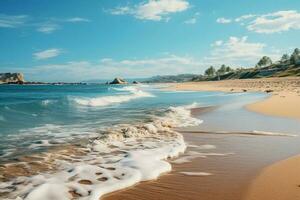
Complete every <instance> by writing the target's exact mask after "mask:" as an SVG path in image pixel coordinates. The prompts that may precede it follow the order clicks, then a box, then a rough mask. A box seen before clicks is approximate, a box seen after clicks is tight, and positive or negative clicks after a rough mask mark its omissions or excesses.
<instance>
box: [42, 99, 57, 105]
mask: <svg viewBox="0 0 300 200" xmlns="http://www.w3.org/2000/svg"><path fill="white" fill-rule="evenodd" d="M56 102H57V101H56V100H51V99H45V100H43V101H42V102H41V104H42V105H43V106H48V105H49V104H53V103H56Z"/></svg>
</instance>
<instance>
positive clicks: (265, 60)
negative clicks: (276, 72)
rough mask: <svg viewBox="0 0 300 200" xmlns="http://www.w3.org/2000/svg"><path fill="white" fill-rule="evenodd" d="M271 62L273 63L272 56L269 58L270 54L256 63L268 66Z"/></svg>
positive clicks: (258, 65) (257, 65) (259, 65)
mask: <svg viewBox="0 0 300 200" xmlns="http://www.w3.org/2000/svg"><path fill="white" fill-rule="evenodd" d="M271 64H272V60H271V58H269V57H268V56H264V57H262V58H261V59H260V60H259V61H258V63H257V64H256V67H266V66H269V65H271Z"/></svg>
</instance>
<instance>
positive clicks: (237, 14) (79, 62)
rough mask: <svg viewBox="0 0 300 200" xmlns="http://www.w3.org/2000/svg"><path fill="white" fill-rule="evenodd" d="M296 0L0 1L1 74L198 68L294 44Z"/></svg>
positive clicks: (107, 75) (299, 18) (245, 60)
mask: <svg viewBox="0 0 300 200" xmlns="http://www.w3.org/2000/svg"><path fill="white" fill-rule="evenodd" d="M299 33H300V1H299V0H264V1H261V0H221V1H220V0H140V1H138V0H113V1H112V0H89V1H86V0H72V1H71V0H26V1H23V0H1V1H0V73H2V72H22V73H24V75H25V79H26V80H29V81H49V82H55V81H66V82H75V81H84V80H91V79H112V78H114V77H124V78H142V77H150V76H154V75H175V74H182V73H196V74H200V73H203V71H204V70H205V69H206V68H207V67H209V66H210V65H213V66H215V67H219V66H220V65H222V64H226V65H229V66H231V67H233V68H236V67H251V66H254V65H255V64H256V63H257V62H258V60H259V59H260V58H261V57H262V56H269V57H270V58H271V59H272V60H274V61H276V60H278V59H280V57H281V55H282V54H284V53H289V54H290V53H291V52H292V51H293V49H295V48H297V47H300V39H299Z"/></svg>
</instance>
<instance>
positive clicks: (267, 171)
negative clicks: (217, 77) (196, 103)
mask: <svg viewBox="0 0 300 200" xmlns="http://www.w3.org/2000/svg"><path fill="white" fill-rule="evenodd" d="M299 86H300V78H268V79H249V80H248V79H247V80H226V81H216V82H197V83H182V84H174V85H172V86H171V88H172V89H176V90H197V91H224V92H266V93H268V94H270V97H268V98H267V99H265V100H263V101H260V102H257V103H253V104H250V105H247V106H246V108H247V109H248V110H250V111H254V112H258V113H261V114H265V115H271V116H279V117H288V118H294V119H300V87H299ZM299 165H300V157H299V156H293V157H290V158H288V159H284V160H283V161H279V162H276V163H275V164H273V165H271V166H268V167H266V168H264V170H262V171H261V172H260V173H259V175H258V176H257V177H256V178H254V179H253V181H251V184H250V186H249V188H248V189H247V192H246V193H245V195H244V196H243V199H246V200H260V199H272V200H277V199H278V200H283V199H285V200H295V199H299V198H300V191H299V184H300V176H299Z"/></svg>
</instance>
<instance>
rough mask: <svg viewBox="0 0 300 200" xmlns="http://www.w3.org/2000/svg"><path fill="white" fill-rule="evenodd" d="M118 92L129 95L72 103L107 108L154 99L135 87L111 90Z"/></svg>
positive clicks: (75, 99)
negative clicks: (148, 98) (125, 92)
mask: <svg viewBox="0 0 300 200" xmlns="http://www.w3.org/2000/svg"><path fill="white" fill-rule="evenodd" d="M113 89H114V90H118V91H127V92H129V94H123V95H113V96H103V97H94V98H81V97H80V98H79V97H77V98H76V97H75V98H73V101H74V102H75V103H77V104H79V105H83V106H99V107H101V106H109V105H112V104H118V103H123V102H128V101H131V100H134V99H139V98H145V97H154V95H153V94H151V93H149V92H145V91H143V90H141V89H139V88H137V87H130V86H129V87H124V88H113Z"/></svg>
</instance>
